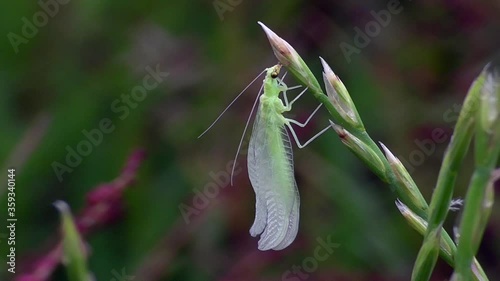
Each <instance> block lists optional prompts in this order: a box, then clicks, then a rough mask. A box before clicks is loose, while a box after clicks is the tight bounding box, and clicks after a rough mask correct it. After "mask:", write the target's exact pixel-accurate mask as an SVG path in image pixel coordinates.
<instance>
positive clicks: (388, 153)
mask: <svg viewBox="0 0 500 281" xmlns="http://www.w3.org/2000/svg"><path fill="white" fill-rule="evenodd" d="M378 143H379V144H380V146H381V147H382V149H383V150H384V154H385V157H386V158H387V160H388V161H389V163H394V162H399V160H398V158H397V157H396V156H394V154H392V152H391V151H390V150H389V149H388V148H387V146H385V144H383V143H382V142H381V141H379V142H378Z"/></svg>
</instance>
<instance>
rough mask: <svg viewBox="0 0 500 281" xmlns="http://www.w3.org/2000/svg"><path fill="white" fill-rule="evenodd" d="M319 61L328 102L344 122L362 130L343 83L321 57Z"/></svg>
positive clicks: (362, 127)
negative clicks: (321, 66)
mask: <svg viewBox="0 0 500 281" xmlns="http://www.w3.org/2000/svg"><path fill="white" fill-rule="evenodd" d="M319 59H320V60H321V64H322V65H323V81H324V82H325V89H326V94H327V95H328V98H329V100H330V102H331V103H332V104H333V106H334V107H335V109H336V110H337V111H338V112H339V114H340V116H342V118H344V120H345V121H346V122H348V123H349V124H351V125H352V126H353V127H355V128H359V129H364V126H363V122H362V121H361V118H360V117H359V114H358V111H357V110H356V106H355V105H354V103H353V101H352V99H351V96H350V95H349V92H348V91H347V89H346V87H345V86H344V83H342V81H341V80H340V79H339V77H338V76H337V75H335V73H334V72H333V71H332V69H331V68H330V66H329V65H328V64H327V63H326V61H325V60H324V59H323V58H322V57H319Z"/></svg>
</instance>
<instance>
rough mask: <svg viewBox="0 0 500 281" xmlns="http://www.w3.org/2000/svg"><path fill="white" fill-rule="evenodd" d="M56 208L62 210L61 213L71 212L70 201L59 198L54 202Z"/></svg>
mask: <svg viewBox="0 0 500 281" xmlns="http://www.w3.org/2000/svg"><path fill="white" fill-rule="evenodd" d="M52 205H54V207H56V209H57V210H58V211H59V212H61V213H69V205H68V203H66V202H64V201H62V200H57V201H55V202H54V203H52Z"/></svg>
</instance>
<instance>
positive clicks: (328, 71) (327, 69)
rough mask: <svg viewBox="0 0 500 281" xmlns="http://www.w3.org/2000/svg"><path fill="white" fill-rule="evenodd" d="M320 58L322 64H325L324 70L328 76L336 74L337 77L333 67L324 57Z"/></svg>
mask: <svg viewBox="0 0 500 281" xmlns="http://www.w3.org/2000/svg"><path fill="white" fill-rule="evenodd" d="M319 60H320V61H321V65H322V66H323V72H324V73H325V74H326V75H327V76H329V75H334V77H336V75H335V73H334V72H333V70H332V68H331V67H330V66H329V65H328V63H327V62H326V61H325V60H324V59H323V58H322V57H319Z"/></svg>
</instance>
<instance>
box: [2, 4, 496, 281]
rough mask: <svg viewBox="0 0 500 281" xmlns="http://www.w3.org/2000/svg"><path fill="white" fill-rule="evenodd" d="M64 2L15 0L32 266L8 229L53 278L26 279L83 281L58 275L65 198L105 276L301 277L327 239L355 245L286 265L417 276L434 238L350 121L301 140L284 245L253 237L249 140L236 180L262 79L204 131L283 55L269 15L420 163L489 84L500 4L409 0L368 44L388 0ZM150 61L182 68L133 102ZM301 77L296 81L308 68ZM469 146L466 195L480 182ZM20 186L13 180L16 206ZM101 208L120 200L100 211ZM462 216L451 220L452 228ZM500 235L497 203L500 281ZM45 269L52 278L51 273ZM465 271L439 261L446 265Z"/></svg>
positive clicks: (369, 123) (5, 80)
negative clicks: (359, 154)
mask: <svg viewBox="0 0 500 281" xmlns="http://www.w3.org/2000/svg"><path fill="white" fill-rule="evenodd" d="M49 2H50V1H49ZM63 2H64V1H62V0H61V3H59V2H54V1H52V2H51V3H52V5H53V6H52V8H49V10H50V11H55V10H57V11H56V12H53V15H50V16H49V17H47V20H46V21H44V18H43V16H40V11H44V10H43V8H42V7H41V5H40V3H38V2H36V1H10V2H8V3H7V2H5V3H4V4H3V5H2V9H0V19H1V24H0V34H2V36H3V39H2V40H1V43H0V131H1V137H0V144H1V145H0V163H1V164H0V166H1V167H3V171H1V172H0V173H2V174H6V170H7V168H9V167H14V168H16V170H17V189H16V193H17V194H16V203H17V210H16V211H17V213H16V215H17V218H18V222H17V227H16V239H17V240H16V246H17V267H16V269H17V272H18V273H16V275H12V274H11V273H8V272H6V266H5V262H6V254H7V245H6V236H5V235H6V234H7V230H6V229H5V228H3V229H0V234H2V237H0V248H1V253H2V255H1V256H0V261H1V264H3V265H2V266H1V268H0V274H1V275H2V276H1V277H0V279H1V280H12V279H13V276H14V277H17V278H18V279H17V280H21V278H20V277H21V275H22V274H23V273H24V274H32V275H31V277H30V278H38V279H24V280H67V278H66V275H65V272H64V269H63V267H62V266H57V267H55V269H54V271H53V272H52V270H49V269H51V268H53V266H52V265H53V264H54V263H57V259H56V261H55V262H54V261H53V259H52V260H51V256H50V255H49V254H50V253H53V251H54V249H56V248H55V247H56V245H57V241H58V239H59V234H58V229H59V215H58V213H57V211H56V210H55V208H54V207H53V205H52V203H53V202H54V201H55V200H59V199H61V200H64V201H66V202H68V204H69V205H70V206H71V208H72V210H73V213H74V214H75V216H76V217H77V218H80V219H79V225H80V227H84V226H85V225H86V226H87V228H86V230H85V241H86V243H88V244H87V246H88V248H87V249H88V254H89V267H90V269H91V270H92V272H93V273H94V274H95V276H96V279H97V280H117V281H118V280H137V281H139V280H140V281H153V280H282V277H283V274H284V273H285V272H286V271H287V270H292V269H293V266H294V265H297V266H303V263H304V261H306V260H307V258H308V257H312V256H314V250H315V248H316V247H318V245H319V242H318V239H325V240H326V239H330V240H331V241H334V242H335V243H338V244H339V245H340V246H339V247H338V248H337V249H335V251H334V252H333V253H332V254H330V255H329V256H328V259H326V260H325V261H319V262H318V266H317V268H314V270H311V272H308V273H307V276H305V275H302V276H300V277H299V276H298V275H289V276H290V278H289V279H287V280H305V279H308V280H409V276H410V274H411V269H412V265H413V262H414V260H415V257H416V254H417V252H418V249H419V247H420V244H421V236H420V235H418V234H417V233H416V232H415V231H413V230H412V229H411V228H410V226H409V225H407V223H406V222H405V220H404V219H403V217H402V216H401V215H400V213H399V212H398V210H397V208H396V206H395V204H394V200H395V199H396V198H395V194H394V193H392V192H391V190H390V189H389V188H388V187H387V186H385V185H384V184H382V183H381V182H379V181H378V179H377V178H375V177H374V175H372V174H371V173H370V172H369V171H368V170H367V169H366V168H365V167H364V166H363V165H362V163H361V162H360V161H359V160H358V159H357V158H355V156H354V155H352V154H351V153H350V152H349V151H347V149H346V148H345V147H344V146H343V145H342V144H341V142H340V141H339V140H338V137H337V136H336V135H335V133H334V132H333V131H331V132H328V133H326V134H325V135H323V136H322V137H321V138H319V139H318V140H317V141H315V142H313V143H312V144H311V145H310V146H308V147H306V148H304V149H301V150H299V149H295V152H294V153H295V157H294V158H295V173H296V178H297V182H298V186H299V189H300V193H301V201H302V202H301V221H300V229H299V234H298V237H297V239H296V241H295V242H294V243H293V244H292V245H291V246H290V247H289V248H287V249H285V250H283V251H279V252H273V251H271V252H259V251H258V250H257V247H256V245H257V239H255V238H252V237H250V235H249V234H248V229H249V227H250V225H251V223H252V222H253V216H254V200H255V199H254V194H253V191H252V188H251V186H250V182H249V180H248V176H247V172H246V159H245V158H246V157H245V145H244V147H243V151H242V152H243V153H242V155H240V157H239V159H238V162H237V163H238V164H237V165H238V166H237V167H239V173H237V174H236V175H235V178H234V180H235V183H234V186H233V187H230V186H229V185H227V184H225V182H227V170H228V168H227V166H228V163H230V161H232V159H233V157H234V154H235V152H236V148H237V144H238V141H239V139H240V136H241V133H242V130H243V127H244V124H245V121H246V120H247V117H248V114H249V112H250V108H251V105H252V102H253V100H254V97H255V94H256V91H257V90H258V88H259V85H258V84H259V82H257V83H256V84H255V85H253V86H252V87H251V88H250V89H249V90H248V92H247V93H246V94H245V95H243V96H242V97H241V98H240V99H239V100H238V101H237V102H236V103H235V105H234V106H233V107H232V108H231V109H230V110H229V111H228V112H227V113H226V114H225V116H224V117H223V118H222V119H221V120H220V121H219V123H217V125H216V126H214V127H213V128H212V130H211V131H209V132H208V133H207V134H206V135H205V136H204V137H203V138H201V139H197V136H198V135H199V134H200V133H201V132H202V131H203V130H204V129H205V128H207V127H208V126H209V125H210V123H211V122H212V121H213V120H214V119H215V118H216V117H217V115H218V114H219V113H220V112H221V111H222V110H223V108H224V107H225V106H226V105H227V104H228V103H229V102H230V101H231V100H232V99H233V98H234V97H235V96H236V94H237V93H239V92H240V90H241V89H243V88H244V87H245V86H246V85H247V84H248V83H249V82H250V81H251V80H252V79H253V78H254V77H255V76H256V75H257V74H258V73H259V72H260V71H262V70H263V69H264V68H265V67H269V66H271V65H273V64H275V63H276V59H275V58H274V57H273V53H272V50H271V48H270V46H269V43H268V41H267V39H266V37H265V35H264V33H263V32H262V30H261V28H260V27H259V26H258V25H257V23H256V22H257V21H258V20H260V21H262V22H264V23H265V24H266V25H267V26H269V27H270V28H271V29H273V30H274V31H275V32H277V33H278V34H279V35H280V36H281V37H283V38H284V39H285V40H287V41H288V42H289V43H290V44H291V45H292V46H294V47H295V48H296V49H297V51H298V52H299V53H300V54H301V56H302V57H303V59H304V60H305V61H306V63H307V64H308V65H309V67H310V68H311V70H312V71H313V73H314V74H315V75H316V76H317V77H318V78H319V77H321V76H320V75H321V66H320V63H319V59H318V56H320V55H321V56H322V57H323V58H325V59H326V60H327V61H328V62H329V63H330V66H331V67H332V68H333V70H334V71H335V72H336V74H337V75H339V76H340V78H341V79H342V80H343V82H344V83H345V85H346V86H347V88H348V90H349V91H350V94H351V95H352V98H353V100H354V102H355V103H356V105H357V108H358V111H359V113H360V115H361V117H362V118H363V120H364V123H365V125H366V127H367V129H368V132H369V133H370V134H371V135H372V137H373V138H374V139H375V140H380V141H382V142H384V143H385V144H386V145H387V146H388V147H389V148H390V149H391V150H392V151H393V152H394V154H396V155H397V156H399V157H401V158H403V159H405V160H406V161H407V162H411V160H409V159H410V155H412V153H415V151H422V149H421V148H419V146H418V145H417V143H419V142H425V141H426V140H429V139H431V134H432V131H433V130H434V129H436V128H440V129H442V130H443V131H444V132H446V134H447V136H448V137H449V135H450V133H451V130H452V128H453V125H454V121H455V119H454V118H456V116H457V114H458V112H457V111H456V108H459V107H460V105H461V102H462V100H463V98H464V95H465V94H466V92H467V89H468V87H469V85H470V83H471V82H472V81H473V79H474V78H475V77H476V76H477V75H478V74H479V72H480V70H481V69H482V67H483V66H484V65H485V64H486V63H487V62H488V61H489V60H490V59H491V58H492V57H493V56H494V55H495V54H496V53H497V52H498V50H499V46H500V36H499V35H500V17H499V15H500V2H498V1H474V2H472V1H401V2H400V6H401V9H402V11H401V12H400V13H398V14H392V16H391V19H390V20H389V22H388V24H387V25H386V26H384V27H382V28H381V29H380V31H379V32H378V33H377V34H376V36H374V37H372V38H370V42H369V43H368V44H367V45H366V46H364V47H362V48H359V53H355V54H352V56H350V57H349V59H346V56H345V55H344V54H343V52H342V50H341V48H340V44H341V43H342V42H344V43H347V44H350V45H353V46H355V45H354V38H355V36H356V30H355V28H360V29H362V30H364V29H365V26H366V24H367V23H369V22H371V21H373V20H374V16H373V15H372V14H371V13H370V12H371V11H375V12H379V11H381V10H386V9H387V6H388V3H389V1H371V2H370V3H365V1H359V0H357V1H283V0H274V1H246V0H240V1H236V0H232V1H229V0H217V1H213V0H209V1H78V0H72V1H69V0H68V1H66V2H64V4H63ZM42 3H45V2H42ZM54 3H57V4H55V6H54ZM56 7H57V9H56ZM37 13H38V14H37ZM35 15H39V16H40V18H38V19H36V20H37V22H38V23H39V24H38V26H35V28H36V32H34V31H33V30H30V28H29V27H25V26H26V25H27V23H26V21H25V20H24V19H23V18H26V19H27V21H29V22H31V23H33V17H34V16H35ZM35 33H36V34H35ZM12 34H15V35H12ZM23 34H24V35H23ZM12 40H14V41H13V42H16V43H14V44H12V43H11V41H12ZM148 67H149V68H151V69H156V68H157V67H158V68H160V69H161V71H163V72H168V76H165V77H163V80H162V81H161V82H160V83H158V85H157V86H155V87H152V89H151V90H148V91H147V92H146V95H145V96H144V97H143V99H142V100H141V101H138V102H136V103H133V102H132V103H130V104H128V103H127V102H126V101H124V100H122V98H123V97H122V95H130V93H131V92H132V90H133V89H135V88H134V87H136V86H140V85H143V78H144V77H145V76H146V75H148V73H149V72H148V70H147V69H148ZM285 82H287V83H288V84H289V85H295V84H297V82H296V81H295V80H294V79H293V77H291V76H289V77H287V78H286V80H285ZM316 104H317V102H316V101H315V100H314V99H313V97H312V95H305V96H304V97H303V98H302V99H301V100H300V101H299V102H297V103H296V104H295V105H294V109H293V110H292V112H291V113H290V115H289V116H292V117H295V118H297V119H299V120H304V118H306V117H307V116H308V114H309V113H310V112H311V111H312V110H313V109H314V108H315V106H316ZM113 106H115V108H113ZM118 106H124V107H125V108H122V109H121V110H122V111H119V110H118V109H117V108H116V107H118ZM126 109H128V111H129V112H128V114H125V111H126ZM450 111H451V112H452V113H450ZM446 112H448V113H447V115H446V114H445V113H446ZM450 114H451V115H450ZM125 115H126V116H125ZM450 116H451V117H450ZM122 117H123V118H122ZM105 118H108V120H110V121H109V122H111V123H112V125H113V126H114V127H113V128H114V130H113V131H112V132H110V133H103V137H102V141H101V142H99V143H98V145H92V146H91V148H90V150H91V151H90V152H89V153H88V156H82V159H81V161H80V162H81V163H79V164H77V165H75V167H69V168H70V169H71V171H70V170H67V171H66V172H64V173H63V174H62V176H61V177H60V178H58V176H57V174H56V173H55V172H54V165H57V164H54V163H56V162H57V163H60V164H63V165H67V163H66V157H67V155H68V146H69V147H70V149H77V146H78V145H79V144H80V143H81V142H82V141H85V140H87V137H86V136H85V134H84V133H83V130H87V131H92V130H93V129H96V128H99V126H100V125H99V124H100V122H102V120H103V119H105ZM327 124H328V123H327V115H326V114H325V112H322V113H320V114H319V115H318V116H317V117H316V118H315V119H314V121H313V122H312V123H311V125H310V126H308V127H307V128H305V129H301V130H298V132H299V138H301V139H303V140H305V139H307V138H308V137H310V136H312V135H314V134H315V133H316V132H317V131H318V130H320V129H322V128H323V127H324V126H326V125H327ZM248 138H249V135H248V134H247V136H246V137H245V139H246V140H248ZM446 143H447V142H444V143H433V145H435V149H434V151H433V152H432V153H428V154H426V155H425V157H424V158H423V160H422V161H420V160H418V161H417V162H418V163H417V164H415V163H413V165H412V169H410V170H411V174H412V176H414V178H415V180H416V182H417V184H418V185H419V187H420V188H421V190H422V193H423V194H424V195H425V196H426V198H427V199H429V198H430V195H431V192H432V189H433V187H434V183H435V180H436V178H437V172H438V169H439V167H440V161H441V157H442V155H443V151H444V149H445V147H446ZM143 153H144V154H143ZM130 157H131V158H132V160H130ZM127 159H129V160H127ZM141 159H142V161H141ZM470 159H471V158H470V157H469V158H468V161H466V163H465V166H464V168H463V169H462V174H461V175H460V178H459V181H458V184H457V190H456V196H457V197H463V196H464V191H465V188H466V186H467V183H468V180H469V177H470V174H471V161H470ZM127 161H129V162H128V163H129V164H128V166H127ZM130 161H131V162H132V164H130ZM134 161H135V162H134ZM413 162H415V161H413ZM410 164H411V163H410ZM130 165H132V166H133V168H130ZM134 165H135V166H134ZM123 167H128V168H125V171H122V169H123ZM134 167H137V174H135V168H134ZM122 172H123V173H122ZM127 173H128V174H127ZM120 174H121V175H122V176H120ZM214 174H215V175H216V176H213V175H214ZM123 177H125V178H127V180H126V181H127V182H126V183H124V182H123V181H122V180H123ZM214 177H215V178H218V179H219V181H220V182H222V183H220V184H218V185H217V186H218V188H215V189H214V190H215V191H214V193H213V194H214V195H213V196H212V195H211V197H213V198H209V200H207V201H208V203H207V204H204V202H203V200H202V199H199V198H198V200H201V201H196V194H199V193H198V192H199V191H201V192H203V190H206V186H207V185H211V184H212V187H213V186H214V185H213V183H216V184H217V181H216V180H214ZM2 178H5V175H2ZM115 179H118V180H115ZM113 180H115V181H114V182H113ZM2 181H3V182H6V180H5V179H4V180H2ZM129 181H130V182H129ZM132 181H133V182H132ZM116 186H119V187H118V188H115V189H113V188H114V187H116ZM5 190H6V185H5V184H4V183H2V184H1V192H0V196H1V198H0V199H1V204H0V206H1V209H0V210H1V211H0V220H1V221H5V219H6V216H7V210H6V209H7V206H6V204H7V199H6V193H5ZM107 191H109V192H107ZM110 198H111V199H110ZM193 200H195V201H196V202H197V203H196V202H194V201H193ZM103 202H104V203H103ZM101 203H102V204H101ZM99 204H101V205H99ZM205 205H206V206H205ZM96 206H97V207H96ZM99 206H101V207H102V206H105V207H109V208H107V209H106V208H104V209H103V210H104V211H103V210H102V209H99V208H100V207H99ZM196 206H198V207H196ZM92 208H94V209H92ZM186 208H187V209H186ZM190 208H196V209H190ZM96 209H97V210H101V211H102V213H99V211H97V213H92V212H93V211H95V210H96ZM89 210H90V211H89ZM92 210H93V211H92ZM182 210H184V212H186V210H190V211H192V213H189V214H188V215H186V213H184V216H183V211H182ZM193 210H194V211H193ZM96 214H97V215H96ZM85 216H87V217H85ZM456 216H457V214H456V213H454V214H451V215H450V218H449V220H448V222H447V225H446V228H447V229H448V230H449V231H450V232H451V229H452V227H453V225H454V224H455V222H456ZM77 220H78V219H77ZM2 225H3V223H2ZM499 232H500V210H499V207H498V206H497V207H495V208H494V210H493V213H492V217H491V223H490V225H489V227H488V229H487V230H486V233H485V238H484V241H483V244H482V246H481V249H480V252H479V255H478V258H479V260H480V262H481V263H482V265H483V266H484V267H485V269H486V271H487V272H488V274H489V276H490V278H491V279H490V280H499V279H500V271H499V268H500V266H499V265H500V243H499V241H500V240H499V237H500V234H499ZM56 252H57V251H56ZM43 269H47V270H49V271H50V274H48V276H47V277H40V276H41V275H43V274H41V273H40V272H42V273H43V272H44V270H43ZM35 271H36V272H35ZM34 272H35V273H36V274H37V275H38V277H37V276H34V275H33V273H34ZM450 272H451V270H450V268H449V266H448V265H446V264H445V263H443V262H442V261H440V262H439V263H438V267H437V270H436V272H435V274H434V276H433V278H434V279H433V280H444V279H445V278H448V277H449V274H450ZM123 273H126V276H125V277H124V276H123ZM127 276H128V277H127ZM131 276H135V277H131ZM292 277H293V278H295V279H293V278H292ZM127 278H128V279H127ZM283 280H285V279H283Z"/></svg>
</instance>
